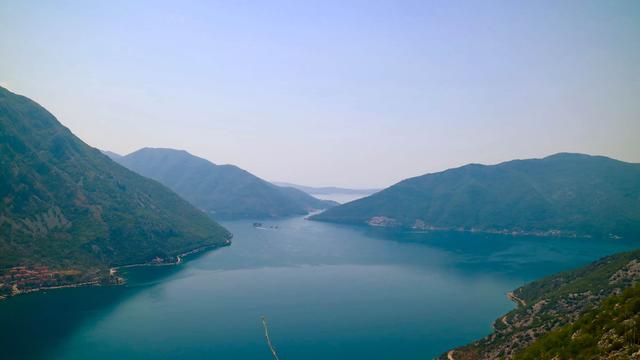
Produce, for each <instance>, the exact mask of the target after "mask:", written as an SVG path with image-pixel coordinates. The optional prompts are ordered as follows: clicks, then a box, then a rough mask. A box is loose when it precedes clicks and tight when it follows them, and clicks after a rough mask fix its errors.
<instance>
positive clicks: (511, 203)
mask: <svg viewBox="0 0 640 360" xmlns="http://www.w3.org/2000/svg"><path fill="white" fill-rule="evenodd" d="M312 219H313V220H319V221H329V222H339V223H350V224H368V225H371V226H386V227H403V228H413V229H419V230H463V231H485V232H498V233H520V234H521V233H527V234H535V235H568V236H625V237H626V236H636V235H640V164H633V163H626V162H622V161H618V160H614V159H610V158H607V157H603V156H590V155H583V154H570V153H560V154H556V155H552V156H548V157H546V158H543V159H529V160H513V161H508V162H504V163H501V164H498V165H479V164H470V165H465V166H462V167H459V168H455V169H450V170H446V171H443V172H439V173H434V174H426V175H422V176H418V177H414V178H410V179H406V180H403V181H401V182H399V183H398V184H395V185H393V186H391V187H389V188H387V189H385V190H382V191H380V192H378V193H376V194H373V195H371V196H369V197H366V198H363V199H359V200H356V201H353V202H351V203H348V204H344V205H341V206H338V207H335V208H332V209H329V210H327V211H325V212H323V213H321V214H318V215H315V216H313V217H312Z"/></svg>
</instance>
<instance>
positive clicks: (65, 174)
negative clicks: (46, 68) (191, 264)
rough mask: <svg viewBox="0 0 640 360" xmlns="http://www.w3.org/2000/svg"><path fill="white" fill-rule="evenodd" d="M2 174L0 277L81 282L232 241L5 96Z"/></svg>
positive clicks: (0, 128) (0, 105)
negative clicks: (26, 274)
mask: <svg viewBox="0 0 640 360" xmlns="http://www.w3.org/2000/svg"><path fill="white" fill-rule="evenodd" d="M0 165H1V166H0V269H5V270H6V269H7V268H11V267H15V266H25V267H27V269H30V268H34V267H39V268H41V270H42V269H43V268H44V267H48V268H51V269H73V271H72V272H69V273H68V274H84V273H87V272H91V271H93V272H95V271H100V270H104V269H107V267H109V266H116V265H123V264H131V263H140V262H147V261H149V260H152V259H154V258H161V259H164V258H170V257H175V256H176V255H178V254H180V253H184V252H187V251H190V250H193V249H195V248H198V247H203V246H217V245H224V244H226V243H228V239H229V238H230V234H229V232H227V230H225V229H224V228H222V227H221V226H219V225H218V224H217V223H215V222H214V221H212V220H211V219H210V218H209V217H208V216H206V215H205V214H204V213H202V212H201V211H199V210H197V209H196V208H194V207H193V206H191V205H190V204H189V203H188V202H186V201H185V200H183V199H181V198H180V197H179V196H178V195H176V194H175V193H173V192H172V191H170V190H169V189H167V188H166V187H164V186H162V185H161V184H159V183H157V182H155V181H153V180H150V179H146V178H144V177H142V176H140V175H138V174H136V173H134V172H132V171H130V170H128V169H126V168H124V167H122V166H120V165H118V164H116V163H115V162H113V161H112V160H111V159H109V158H108V157H107V156H105V155H103V154H102V153H101V152H100V151H99V150H97V149H94V148H92V147H90V146H88V145H87V144H85V143H84V142H82V141H81V140H80V139H78V138H77V137H75V136H74V135H73V134H72V133H71V132H70V131H69V130H68V129H67V128H65V127H64V126H62V125H61V124H60V123H59V122H58V121H57V120H56V119H55V117H54V116H53V115H51V114H50V113H49V112H48V111H46V110H45V109H44V108H42V107H41V106H39V105H38V104H36V103H35V102H33V101H31V100H29V99H28V98H26V97H23V96H19V95H16V94H13V93H11V92H10V91H8V90H6V89H4V88H0ZM25 271H27V270H25ZM42 271H44V270H42ZM0 283H2V281H0ZM0 285H2V284H0ZM5 285H7V284H5ZM24 286H29V284H26V283H25V284H24ZM34 286H35V285H34Z"/></svg>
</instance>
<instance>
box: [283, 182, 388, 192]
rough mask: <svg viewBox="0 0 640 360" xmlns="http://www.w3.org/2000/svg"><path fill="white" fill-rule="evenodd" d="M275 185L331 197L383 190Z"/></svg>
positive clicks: (289, 184)
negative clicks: (331, 195)
mask: <svg viewBox="0 0 640 360" xmlns="http://www.w3.org/2000/svg"><path fill="white" fill-rule="evenodd" d="M273 184H275V185H278V186H287V187H292V188H295V189H298V190H300V191H304V192H306V193H307V194H311V195H329V194H354V195H371V194H374V193H376V192H378V191H380V190H381V189H350V188H342V187H336V186H322V187H313V186H304V185H297V184H291V183H287V182H279V181H276V182H273Z"/></svg>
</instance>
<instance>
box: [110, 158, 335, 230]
mask: <svg viewBox="0 0 640 360" xmlns="http://www.w3.org/2000/svg"><path fill="white" fill-rule="evenodd" d="M116 161H118V162H119V163H120V164H122V165H124V166H126V167H127V168H129V169H131V170H133V171H135V172H137V173H139V174H141V175H143V176H147V177H149V178H151V179H154V180H157V181H159V182H161V183H162V184H164V185H166V186H167V187H169V188H170V189H172V190H173V191H175V192H176V193H178V194H179V195H180V196H182V197H183V198H185V199H186V200H188V201H189V202H191V203H192V204H193V205H195V206H196V207H198V208H200V209H202V210H203V211H205V212H207V213H209V214H211V215H212V216H213V217H215V218H218V219H230V218H271V217H281V216H291V215H303V214H308V213H309V211H311V210H314V209H324V208H327V207H330V206H333V205H335V203H334V202H332V201H324V200H319V199H316V198H314V197H312V196H311V195H308V194H306V193H304V192H302V191H300V190H296V189H294V188H290V187H279V186H275V185H273V184H271V183H269V182H266V181H264V180H262V179H260V178H258V177H256V176H254V175H252V174H250V173H249V172H247V171H245V170H242V169H240V168H238V167H236V166H233V165H215V164H213V163H211V162H210V161H208V160H205V159H202V158H199V157H196V156H193V155H191V154H189V153H188V152H186V151H182V150H174V149H152V148H144V149H141V150H138V151H136V152H134V153H131V154H129V155H127V156H124V157H122V158H118V159H116Z"/></svg>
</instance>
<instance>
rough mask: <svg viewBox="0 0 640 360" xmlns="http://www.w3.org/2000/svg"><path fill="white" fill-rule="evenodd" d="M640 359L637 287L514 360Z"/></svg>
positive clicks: (582, 317)
mask: <svg viewBox="0 0 640 360" xmlns="http://www.w3.org/2000/svg"><path fill="white" fill-rule="evenodd" d="M638 357H640V286H635V287H633V288H629V289H626V290H625V291H624V292H623V293H622V294H619V295H614V296H612V297H610V298H608V299H606V300H605V301H604V302H603V303H602V304H601V305H600V306H598V307H597V308H595V309H593V310H591V311H589V312H587V313H586V314H584V315H582V316H580V318H578V320H577V321H576V322H574V323H572V324H569V325H565V326H563V327H561V328H560V329H557V330H554V331H552V332H550V333H548V334H545V335H544V336H542V337H541V338H540V339H539V340H537V341H535V342H534V343H533V344H532V345H531V346H529V347H527V348H526V349H525V350H523V351H522V352H520V353H518V354H517V355H516V356H515V357H514V359H517V360H520V359H521V360H544V359H549V360H551V359H576V360H580V359H584V360H590V359H620V360H623V359H637V358H638Z"/></svg>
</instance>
